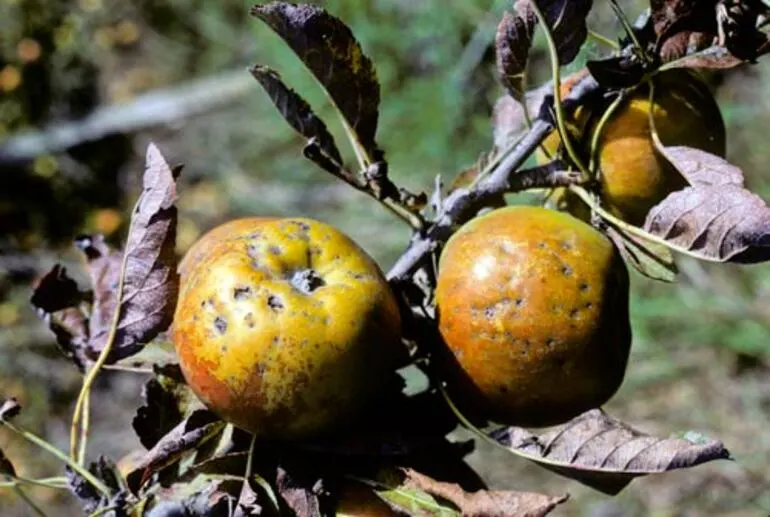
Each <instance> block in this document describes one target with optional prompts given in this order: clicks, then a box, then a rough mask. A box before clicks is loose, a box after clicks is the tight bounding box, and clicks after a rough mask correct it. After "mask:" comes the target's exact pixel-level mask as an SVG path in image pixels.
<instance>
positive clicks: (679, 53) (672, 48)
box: [658, 31, 742, 68]
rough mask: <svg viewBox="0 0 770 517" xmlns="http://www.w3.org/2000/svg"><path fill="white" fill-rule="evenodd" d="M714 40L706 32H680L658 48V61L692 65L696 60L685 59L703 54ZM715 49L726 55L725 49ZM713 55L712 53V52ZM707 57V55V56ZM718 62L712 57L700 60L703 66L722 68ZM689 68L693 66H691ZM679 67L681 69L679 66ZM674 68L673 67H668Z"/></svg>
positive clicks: (711, 35)
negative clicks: (680, 62) (679, 61)
mask: <svg viewBox="0 0 770 517" xmlns="http://www.w3.org/2000/svg"><path fill="white" fill-rule="evenodd" d="M715 40H716V38H715V37H714V35H713V34H709V33H706V32H698V31H682V32H679V33H677V34H675V35H674V36H672V37H670V38H668V39H667V40H666V41H665V42H664V43H663V44H662V45H661V47H660V51H659V52H658V55H659V56H660V60H661V62H663V63H670V62H677V61H678V60H680V59H681V60H682V61H684V63H685V64H686V63H687V62H689V63H693V62H694V61H697V59H696V60H690V59H687V58H688V57H689V56H691V55H693V54H700V53H701V52H704V51H705V50H707V49H709V48H710V47H711V46H712V45H713V44H714V42H715ZM714 48H715V49H720V50H724V51H725V52H726V53H727V54H728V55H729V52H727V50H726V49H724V48H723V47H714ZM712 53H713V51H712ZM707 55H708V54H707ZM717 61H718V60H715V59H714V56H712V58H711V59H708V58H706V57H705V56H704V58H703V59H702V62H703V63H704V64H707V65H708V64H712V65H716V67H718V68H724V66H721V65H719V64H718V62H717ZM738 62H739V63H741V62H742V61H741V60H738ZM690 66H695V65H693V64H691V65H690ZM679 67H682V65H681V64H680V65H679ZM712 67H713V66H707V68H712ZM669 68H674V67H669Z"/></svg>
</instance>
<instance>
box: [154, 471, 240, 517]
mask: <svg viewBox="0 0 770 517" xmlns="http://www.w3.org/2000/svg"><path fill="white" fill-rule="evenodd" d="M240 484H241V482H240V481H239V480H238V479H233V477H232V476H229V477H228V476H203V475H202V476H198V477H197V478H195V479H194V480H193V481H191V482H185V483H173V484H172V485H171V486H169V487H168V488H160V489H159V490H158V492H157V494H156V495H155V497H154V504H153V505H152V508H151V509H150V511H149V512H148V513H147V514H146V515H147V517H169V516H175V515H180V516H181V515H184V516H193V515H194V516H205V517H215V516H219V515H232V514H231V513H230V512H231V511H232V509H233V508H234V507H235V504H236V501H237V494H238V490H239V489H240Z"/></svg>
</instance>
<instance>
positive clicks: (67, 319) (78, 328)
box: [30, 264, 88, 370]
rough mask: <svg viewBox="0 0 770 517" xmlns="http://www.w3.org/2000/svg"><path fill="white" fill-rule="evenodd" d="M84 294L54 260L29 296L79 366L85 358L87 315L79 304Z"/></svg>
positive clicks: (60, 343) (84, 362)
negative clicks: (50, 267) (52, 265)
mask: <svg viewBox="0 0 770 517" xmlns="http://www.w3.org/2000/svg"><path fill="white" fill-rule="evenodd" d="M85 298H86V293H82V292H81V291H80V290H79V289H78V285H77V283H76V282H75V280H73V279H72V278H71V277H70V276H69V275H68V274H67V270H66V268H64V267H62V266H60V265H59V264H57V265H55V266H54V267H53V268H52V269H51V271H49V272H48V273H46V275H45V276H44V277H43V278H42V279H41V280H40V282H39V283H38V285H37V287H35V290H34V292H33V293H32V298H31V299H30V302H31V303H32V305H33V306H34V307H35V309H36V312H37V313H38V315H40V316H41V317H42V318H43V320H44V321H45V322H46V323H47V324H48V328H50V329H51V331H52V332H53V333H54V335H55V336H56V343H57V344H58V345H59V348H60V350H61V351H62V353H64V355H65V356H67V357H68V358H70V359H71V360H72V361H73V362H74V363H75V364H76V365H77V367H78V368H79V369H81V370H82V369H83V368H84V367H85V364H86V362H87V361H88V358H87V355H86V349H87V346H88V319H87V317H86V315H85V314H84V313H83V311H82V310H81V309H80V307H79V305H80V303H81V302H83V301H85Z"/></svg>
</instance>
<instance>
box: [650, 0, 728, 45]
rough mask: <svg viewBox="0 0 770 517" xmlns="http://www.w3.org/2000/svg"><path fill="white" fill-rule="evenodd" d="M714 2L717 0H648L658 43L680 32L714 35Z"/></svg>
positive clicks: (715, 29)
mask: <svg viewBox="0 0 770 517" xmlns="http://www.w3.org/2000/svg"><path fill="white" fill-rule="evenodd" d="M716 4H717V0H650V10H651V13H650V14H651V16H652V23H653V28H654V30H655V34H656V35H657V37H658V44H659V45H662V44H663V42H664V41H665V40H667V39H669V38H671V37H673V36H674V35H676V34H678V33H680V32H693V31H696V32H704V33H707V34H712V35H716V32H717V22H716Z"/></svg>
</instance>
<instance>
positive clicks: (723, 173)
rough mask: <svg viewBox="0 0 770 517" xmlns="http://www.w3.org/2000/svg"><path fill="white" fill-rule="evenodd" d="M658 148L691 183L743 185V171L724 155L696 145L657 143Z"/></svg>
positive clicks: (716, 185)
mask: <svg viewBox="0 0 770 517" xmlns="http://www.w3.org/2000/svg"><path fill="white" fill-rule="evenodd" d="M656 148H657V150H658V151H659V152H660V153H661V154H663V156H665V157H666V159H667V160H668V161H669V162H671V164H672V165H673V166H674V167H676V169H677V170H678V171H679V172H680V173H681V174H682V176H684V178H685V179H686V180H687V181H688V182H689V183H690V184H691V185H702V186H715V187H719V186H722V185H735V186H738V187H742V186H743V171H742V170H741V169H740V167H736V166H735V165H733V164H731V163H730V162H728V161H727V160H725V159H724V158H722V157H719V156H716V155H714V154H711V153H707V152H706V151H702V150H700V149H696V148H694V147H685V146H663V145H657V144H656Z"/></svg>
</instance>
